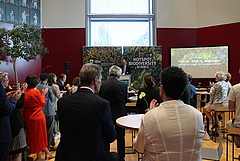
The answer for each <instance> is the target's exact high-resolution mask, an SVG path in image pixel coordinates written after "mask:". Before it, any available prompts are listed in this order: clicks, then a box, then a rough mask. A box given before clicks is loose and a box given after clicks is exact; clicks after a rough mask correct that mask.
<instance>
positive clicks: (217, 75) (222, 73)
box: [216, 71, 227, 81]
mask: <svg viewBox="0 0 240 161" xmlns="http://www.w3.org/2000/svg"><path fill="white" fill-rule="evenodd" d="M216 77H218V78H220V80H221V81H223V80H226V79H227V77H226V74H225V73H224V72H222V71H220V72H217V73H216Z"/></svg>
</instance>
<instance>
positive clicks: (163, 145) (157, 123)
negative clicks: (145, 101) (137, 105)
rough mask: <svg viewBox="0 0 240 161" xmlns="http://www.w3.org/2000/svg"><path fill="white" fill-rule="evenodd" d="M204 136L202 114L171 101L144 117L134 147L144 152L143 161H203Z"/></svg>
mask: <svg viewBox="0 0 240 161" xmlns="http://www.w3.org/2000/svg"><path fill="white" fill-rule="evenodd" d="M203 137H204V125H203V119H202V114H201V113H200V112H199V111H198V110H197V109H195V108H194V107H192V106H190V105H186V104H184V103H183V102H182V101H180V100H171V101H165V102H163V103H161V104H160V106H159V107H157V108H155V109H152V110H150V111H149V112H147V113H146V114H145V115H144V116H143V118H142V122H141V126H140V129H139V132H138V136H137V137H136V138H135V139H134V148H135V149H136V150H137V151H138V152H141V153H144V156H143V159H142V160H143V161H162V160H164V161H200V160H202V159H201V147H202V143H203Z"/></svg>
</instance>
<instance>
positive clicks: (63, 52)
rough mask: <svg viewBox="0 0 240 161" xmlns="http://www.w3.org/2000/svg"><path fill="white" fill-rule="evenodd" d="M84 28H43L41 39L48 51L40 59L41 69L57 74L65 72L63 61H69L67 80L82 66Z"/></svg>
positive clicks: (74, 75) (72, 77)
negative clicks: (69, 68) (69, 67)
mask: <svg viewBox="0 0 240 161" xmlns="http://www.w3.org/2000/svg"><path fill="white" fill-rule="evenodd" d="M85 33H86V32H85V29H83V28H78V29H74V28H71V29H68V28H66V29H43V34H42V35H43V39H44V41H45V42H44V43H45V45H46V47H47V48H48V50H49V53H48V54H47V55H45V56H44V58H43V60H42V70H43V72H46V73H55V74H56V75H57V76H59V75H60V74H61V73H66V71H65V62H71V70H70V72H69V78H68V80H69V82H70V83H71V82H72V80H73V79H74V78H75V77H77V76H78V73H79V70H80V68H81V67H82V46H85V45H86V36H85Z"/></svg>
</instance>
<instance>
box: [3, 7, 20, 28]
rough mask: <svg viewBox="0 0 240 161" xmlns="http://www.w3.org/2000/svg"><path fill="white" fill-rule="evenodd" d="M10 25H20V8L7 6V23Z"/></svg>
mask: <svg viewBox="0 0 240 161" xmlns="http://www.w3.org/2000/svg"><path fill="white" fill-rule="evenodd" d="M5 22H9V23H17V24H18V23H19V11H18V7H17V6H14V5H9V4H6V21H5Z"/></svg>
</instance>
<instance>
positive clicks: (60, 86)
mask: <svg viewBox="0 0 240 161" xmlns="http://www.w3.org/2000/svg"><path fill="white" fill-rule="evenodd" d="M56 84H57V85H58V86H59V89H60V91H64V90H65V89H64V84H62V82H61V81H57V82H56Z"/></svg>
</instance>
